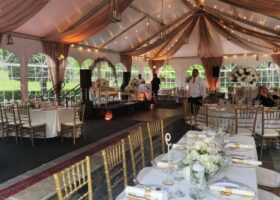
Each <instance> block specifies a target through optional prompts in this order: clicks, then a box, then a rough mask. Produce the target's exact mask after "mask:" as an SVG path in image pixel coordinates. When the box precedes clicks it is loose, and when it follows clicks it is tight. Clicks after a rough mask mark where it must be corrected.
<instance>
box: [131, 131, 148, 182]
mask: <svg viewBox="0 0 280 200" xmlns="http://www.w3.org/2000/svg"><path fill="white" fill-rule="evenodd" d="M128 143H129V149H130V155H131V162H132V173H133V177H134V178H136V175H137V173H138V171H140V170H141V169H143V168H144V167H145V154H144V140H143V133H142V128H141V127H138V128H137V129H134V130H133V131H131V132H130V134H129V135H128Z"/></svg>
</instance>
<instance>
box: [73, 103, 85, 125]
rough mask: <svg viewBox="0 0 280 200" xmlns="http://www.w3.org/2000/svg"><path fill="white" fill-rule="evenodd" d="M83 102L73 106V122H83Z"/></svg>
mask: <svg viewBox="0 0 280 200" xmlns="http://www.w3.org/2000/svg"><path fill="white" fill-rule="evenodd" d="M84 114H85V104H80V105H77V106H75V107H74V124H77V123H79V122H84Z"/></svg>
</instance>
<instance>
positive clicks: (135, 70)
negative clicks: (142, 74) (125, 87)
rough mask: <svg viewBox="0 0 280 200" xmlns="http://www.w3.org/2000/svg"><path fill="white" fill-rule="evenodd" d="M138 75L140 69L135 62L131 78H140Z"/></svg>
mask: <svg viewBox="0 0 280 200" xmlns="http://www.w3.org/2000/svg"><path fill="white" fill-rule="evenodd" d="M138 75H139V70H138V68H137V66H136V65H135V64H132V66H131V79H132V78H136V79H138Z"/></svg>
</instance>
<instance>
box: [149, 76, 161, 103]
mask: <svg viewBox="0 0 280 200" xmlns="http://www.w3.org/2000/svg"><path fill="white" fill-rule="evenodd" d="M151 84H152V96H153V98H154V101H155V103H156V102H157V97H158V90H159V85H160V79H159V78H158V77H157V74H154V77H153V80H152V81H151Z"/></svg>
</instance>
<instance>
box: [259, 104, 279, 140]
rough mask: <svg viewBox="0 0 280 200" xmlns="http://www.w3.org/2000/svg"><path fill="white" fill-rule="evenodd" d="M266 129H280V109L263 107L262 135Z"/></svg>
mask: <svg viewBox="0 0 280 200" xmlns="http://www.w3.org/2000/svg"><path fill="white" fill-rule="evenodd" d="M264 129H274V130H280V110H279V109H277V108H262V135H263V134H264Z"/></svg>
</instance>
